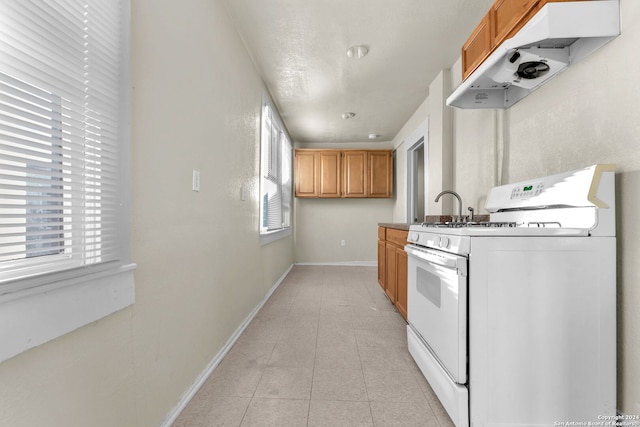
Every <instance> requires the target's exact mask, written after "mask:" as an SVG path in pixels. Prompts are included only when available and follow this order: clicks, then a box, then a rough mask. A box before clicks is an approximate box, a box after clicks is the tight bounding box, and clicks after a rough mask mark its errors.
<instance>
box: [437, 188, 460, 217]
mask: <svg viewBox="0 0 640 427" xmlns="http://www.w3.org/2000/svg"><path fill="white" fill-rule="evenodd" d="M445 194H451V195H452V196H455V198H456V199H458V221H462V199H461V198H460V195H459V194H458V193H456V192H455V191H451V190H444V191H441V192H440V194H438V195H437V196H436V203H438V200H440V197H441V196H443V195H445Z"/></svg>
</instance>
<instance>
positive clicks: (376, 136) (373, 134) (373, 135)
mask: <svg viewBox="0 0 640 427" xmlns="http://www.w3.org/2000/svg"><path fill="white" fill-rule="evenodd" d="M379 136H380V135H378V134H376V133H370V134H369V139H377V138H378V137H379Z"/></svg>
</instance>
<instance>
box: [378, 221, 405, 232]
mask: <svg viewBox="0 0 640 427" xmlns="http://www.w3.org/2000/svg"><path fill="white" fill-rule="evenodd" d="M409 225H411V224H406V223H402V222H379V223H378V226H379V227H385V228H395V229H396V230H407V231H409Z"/></svg>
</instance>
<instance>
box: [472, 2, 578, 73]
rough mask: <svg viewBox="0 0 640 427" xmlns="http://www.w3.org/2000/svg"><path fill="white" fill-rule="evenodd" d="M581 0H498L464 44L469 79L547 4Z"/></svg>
mask: <svg viewBox="0 0 640 427" xmlns="http://www.w3.org/2000/svg"><path fill="white" fill-rule="evenodd" d="M567 1H579V0H496V1H495V3H493V5H492V6H491V9H490V10H489V13H487V14H486V15H485V16H484V18H482V21H480V24H479V25H478V26H477V27H476V29H475V30H474V31H473V33H471V36H469V38H468V39H467V41H466V43H465V44H464V45H463V46H462V79H463V80H464V79H466V78H467V77H469V75H470V74H471V73H472V72H473V71H474V70H475V69H476V68H478V66H480V64H482V62H483V61H484V60H485V59H487V57H488V56H489V55H491V53H492V52H493V51H494V50H495V48H497V47H498V46H500V44H501V43H502V42H503V41H505V40H507V39H509V38H511V37H513V36H514V35H515V34H516V33H517V32H518V31H520V29H522V27H524V25H525V24H526V23H527V22H528V21H529V20H530V19H531V18H532V17H533V15H535V14H536V13H537V12H538V11H539V10H540V9H541V8H542V7H543V6H544V5H545V4H547V3H552V2H567Z"/></svg>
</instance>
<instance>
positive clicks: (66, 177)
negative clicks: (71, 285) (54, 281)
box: [0, 0, 124, 285]
mask: <svg viewBox="0 0 640 427" xmlns="http://www.w3.org/2000/svg"><path fill="white" fill-rule="evenodd" d="M121 7H122V2H121V1H120V0H109V1H103V0H84V1H80V0H50V1H35V0H34V1H31V0H2V1H0V285H2V284H4V283H6V282H9V281H12V280H15V279H20V278H25V277H31V276H33V275H37V274H42V273H50V272H55V271H61V270H66V269H70V268H75V267H81V266H87V265H89V264H98V263H105V262H109V261H115V260H117V259H118V258H119V256H120V253H119V248H120V247H121V246H120V242H119V232H118V225H119V222H118V221H119V218H120V213H119V212H120V205H121V200H120V191H119V188H120V183H119V143H120V140H121V136H122V132H123V128H122V125H123V124H122V120H121V118H120V116H121V113H120V112H121V102H122V99H121V93H122V75H123V74H124V73H123V71H122V44H123V40H122V39H123V37H122V34H123V30H122V28H120V25H121V22H122V19H121V13H122V11H121Z"/></svg>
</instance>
